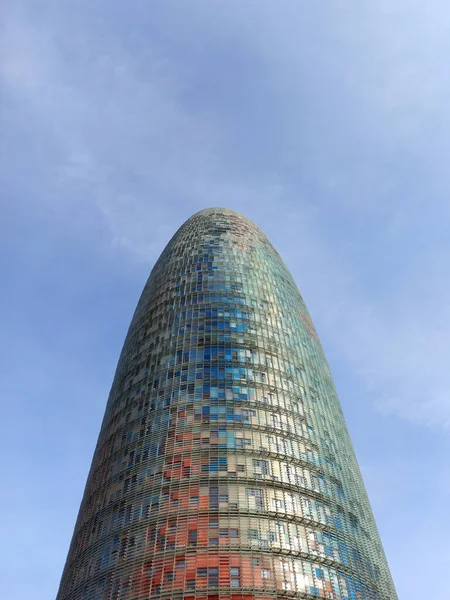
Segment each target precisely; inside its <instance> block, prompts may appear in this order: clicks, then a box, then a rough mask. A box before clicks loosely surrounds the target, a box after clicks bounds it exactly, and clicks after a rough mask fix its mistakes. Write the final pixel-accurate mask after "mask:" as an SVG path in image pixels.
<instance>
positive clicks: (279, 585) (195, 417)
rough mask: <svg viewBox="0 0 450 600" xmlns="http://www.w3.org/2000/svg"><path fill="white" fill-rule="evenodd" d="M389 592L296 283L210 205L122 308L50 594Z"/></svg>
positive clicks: (248, 232) (270, 597) (91, 598)
mask: <svg viewBox="0 0 450 600" xmlns="http://www.w3.org/2000/svg"><path fill="white" fill-rule="evenodd" d="M153 598H155V599H169V598H170V599H180V600H181V599H184V600H196V599H204V600H206V599H209V600H275V599H278V598H303V599H311V600H312V599H317V598H331V599H333V600H353V599H355V600H357V599H358V600H396V598H397V595H396V592H395V589H394V585H393V582H392V579H391V576H390V573H389V568H388V566H387V563H386V559H385V556H384V552H383V549H382V545H381V541H380V538H379V535H378V532H377V528H376V525H375V521H374V518H373V515H372V511H371V508H370V505H369V501H368V498H367V494H366V491H365V488H364V484H363V481H362V478H361V474H360V471H359V468H358V464H357V461H356V458H355V454H354V451H353V447H352V443H351V441H350V438H349V434H348V432H347V427H346V424H345V420H344V417H343V415H342V411H341V407H340V404H339V400H338V398H337V395H336V391H335V388H334V385H333V381H332V379H331V375H330V370H329V368H328V365H327V363H326V360H325V356H324V353H323V350H322V348H321V345H320V342H319V339H318V337H317V334H316V331H315V329H314V326H313V324H312V322H311V319H310V317H309V314H308V311H307V310H306V307H305V304H304V302H303V300H302V297H301V295H300V293H299V291H298V289H297V287H296V285H295V283H294V281H293V279H292V277H291V275H290V273H289V271H288V270H287V268H286V267H285V265H284V264H283V262H282V260H281V259H280V257H279V255H278V254H277V252H276V250H275V249H274V248H273V246H272V245H271V244H270V242H269V241H268V240H267V238H266V236H265V235H264V234H263V233H262V232H261V231H260V229H258V227H256V226H255V225H254V224H253V223H252V222H251V221H250V220H249V219H247V218H245V217H244V216H242V215H240V214H239V213H236V212H234V211H231V210H227V209H224V208H212V209H207V210H202V211H200V212H199V213H197V214H195V215H194V216H192V217H191V218H190V219H188V221H186V222H185V223H184V225H182V227H181V228H180V229H179V230H178V231H177V232H176V234H175V235H174V236H173V238H172V239H171V240H170V242H169V244H168V245H167V247H166V248H165V250H164V251H163V253H162V254H161V256H160V258H159V260H158V261H157V263H156V265H155V267H154V269H153V270H152V272H151V275H150V277H149V279H148V281H147V284H146V286H145V288H144V291H143V293H142V295H141V298H140V300H139V303H138V306H137V308H136V311H135V313H134V316H133V319H132V322H131V325H130V328H129V331H128V334H127V337H126V340H125V343H124V346H123V349H122V353H121V355H120V359H119V363H118V366H117V371H116V374H115V377H114V382H113V385H112V389H111V392H110V396H109V400H108V404H107V407H106V412H105V416H104V419H103V424H102V427H101V431H100V435H99V438H98V442H97V447H96V449H95V453H94V458H93V461H92V466H91V470H90V473H89V477H88V480H87V484H86V489H85V493H84V497H83V500H82V503H81V508H80V512H79V515H78V520H77V523H76V526H75V531H74V534H73V539H72V543H71V546H70V550H69V554H68V557H67V561H66V565H65V569H64V573H63V576H62V581H61V585H60V589H59V593H58V596H57V600H148V599H153Z"/></svg>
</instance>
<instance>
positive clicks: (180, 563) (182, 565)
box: [176, 560, 186, 569]
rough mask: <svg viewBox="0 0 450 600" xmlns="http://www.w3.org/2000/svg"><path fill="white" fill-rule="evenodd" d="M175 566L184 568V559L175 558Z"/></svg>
mask: <svg viewBox="0 0 450 600" xmlns="http://www.w3.org/2000/svg"><path fill="white" fill-rule="evenodd" d="M176 567H177V569H184V568H186V561H185V560H177V564H176Z"/></svg>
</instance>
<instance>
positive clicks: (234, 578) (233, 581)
mask: <svg viewBox="0 0 450 600" xmlns="http://www.w3.org/2000/svg"><path fill="white" fill-rule="evenodd" d="M230 585H231V587H240V585H241V579H240V569H239V567H231V568H230Z"/></svg>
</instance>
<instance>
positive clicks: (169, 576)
mask: <svg viewBox="0 0 450 600" xmlns="http://www.w3.org/2000/svg"><path fill="white" fill-rule="evenodd" d="M166 581H173V571H167V573H166Z"/></svg>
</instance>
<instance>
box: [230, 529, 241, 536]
mask: <svg viewBox="0 0 450 600" xmlns="http://www.w3.org/2000/svg"><path fill="white" fill-rule="evenodd" d="M229 535H230V537H238V536H239V530H238V529H230V531H229Z"/></svg>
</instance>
